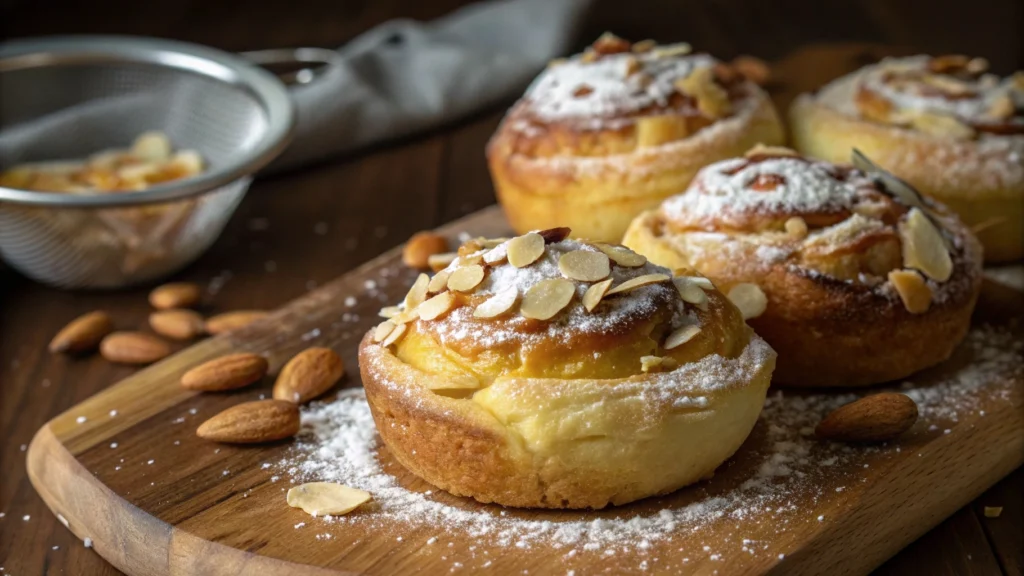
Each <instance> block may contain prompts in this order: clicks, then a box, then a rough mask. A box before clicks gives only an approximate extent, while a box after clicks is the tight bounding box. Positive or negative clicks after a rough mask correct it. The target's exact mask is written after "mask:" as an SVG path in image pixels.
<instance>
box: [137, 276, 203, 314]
mask: <svg viewBox="0 0 1024 576" xmlns="http://www.w3.org/2000/svg"><path fill="white" fill-rule="evenodd" d="M202 296H203V291H202V289H201V288H200V287H199V285H198V284H195V283H192V282H171V283H169V284H164V285H163V286H157V287H156V288H154V289H153V291H152V292H150V293H149V303H150V304H151V305H152V306H153V308H158V309H160V310H166V309H168V308H191V307H193V306H195V305H196V304H199V300H200V299H201V298H202Z"/></svg>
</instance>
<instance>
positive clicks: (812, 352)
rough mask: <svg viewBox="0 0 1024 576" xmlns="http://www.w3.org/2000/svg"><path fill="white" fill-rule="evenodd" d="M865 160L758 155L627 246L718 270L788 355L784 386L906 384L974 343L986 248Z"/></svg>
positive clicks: (660, 213) (760, 328)
mask: <svg viewBox="0 0 1024 576" xmlns="http://www.w3.org/2000/svg"><path fill="white" fill-rule="evenodd" d="M859 164H862V165H864V166H865V168H868V169H869V170H871V172H870V173H869V172H866V171H864V170H859V169H856V168H853V167H850V166H843V165H836V164H831V163H827V162H822V161H818V160H810V159H808V158H805V157H800V156H797V155H796V153H795V152H793V151H791V150H788V149H786V148H774V149H768V148H758V149H755V150H752V151H751V152H750V153H749V154H748V155H747V156H746V157H744V158H735V159H732V160H726V161H724V162H719V163H717V164H712V165H711V166H708V167H707V168H705V169H704V170H702V171H701V172H700V174H698V175H697V178H695V179H694V181H693V184H691V185H690V188H689V189H688V190H687V191H686V192H684V193H683V194H680V195H679V196H675V197H673V198H670V199H668V200H666V201H665V203H664V204H662V205H661V207H660V208H659V209H658V210H655V211H650V212H646V213H644V214H642V215H640V216H639V217H637V219H636V220H635V221H634V222H633V224H632V225H631V226H630V228H629V231H628V232H627V233H626V238H625V243H626V245H628V246H629V247H631V248H632V249H634V250H636V251H637V252H639V253H641V254H644V255H646V256H647V257H648V258H649V259H651V261H653V262H656V263H658V264H661V265H662V266H668V267H670V268H675V267H692V268H693V269H696V270H698V271H699V272H700V273H701V274H704V275H706V276H707V277H708V278H711V280H712V281H714V283H715V286H717V287H718V288H719V290H722V291H723V292H725V293H726V294H728V295H729V297H730V298H732V299H733V301H734V302H736V303H737V305H738V306H739V308H740V309H741V310H743V311H744V313H745V316H747V317H748V318H749V322H750V325H751V326H752V327H753V328H754V330H755V331H756V332H757V333H758V334H760V335H761V336H762V337H764V339H765V340H767V341H768V343H769V344H771V345H772V347H773V348H775V350H777V351H778V353H779V362H778V370H777V371H776V373H775V382H776V383H780V384H785V385H793V386H862V385H868V384H876V383H879V382H885V381H889V380H895V379H898V378H902V377H904V376H907V375H909V374H911V373H913V372H916V371H918V370H921V369H922V368H926V367H928V366H931V365H933V364H936V363H938V362H941V361H943V360H945V359H946V358H948V357H949V355H950V354H951V352H952V351H953V349H954V348H955V347H956V346H957V344H959V343H960V341H961V340H962V339H963V337H964V335H965V334H966V332H967V328H968V325H969V323H970V317H971V312H972V310H973V309H974V303H975V300H976V299H977V296H978V291H979V290H980V287H981V247H980V246H979V244H978V242H977V240H976V239H975V238H974V236H973V235H972V234H971V233H970V231H969V230H967V228H966V227H964V225H963V224H962V223H961V222H960V220H959V219H957V217H956V216H955V215H954V214H953V213H952V212H950V211H949V210H948V209H946V208H945V207H944V206H942V205H941V204H938V203H937V202H934V201H932V200H929V199H926V198H924V197H922V196H919V195H917V194H916V192H915V191H914V190H913V189H911V188H910V187H909V186H907V185H906V184H905V183H902V182H901V181H899V180H897V179H895V178H893V177H892V176H891V175H889V174H887V173H884V172H881V171H880V169H877V167H874V166H873V165H871V164H870V163H869V161H867V160H866V159H863V158H860V159H859Z"/></svg>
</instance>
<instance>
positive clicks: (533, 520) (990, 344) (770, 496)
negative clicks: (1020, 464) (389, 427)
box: [278, 328, 1024, 570]
mask: <svg viewBox="0 0 1024 576" xmlns="http://www.w3.org/2000/svg"><path fill="white" fill-rule="evenodd" d="M1022 348H1024V343H1022V342H1021V341H1020V340H1019V339H1018V338H1017V337H1016V336H1014V335H1013V334H1010V333H1008V332H1004V331H1001V330H997V329H993V328H978V329H975V330H973V331H972V332H971V333H970V335H969V336H968V338H967V340H966V341H965V343H964V344H963V346H962V347H961V349H960V351H959V352H958V357H963V358H967V359H969V361H968V362H966V363H965V364H964V365H963V366H962V367H961V368H959V369H955V370H953V369H952V368H951V369H950V370H951V371H950V372H948V373H947V374H946V375H945V376H944V377H941V378H939V377H935V376H931V377H929V376H921V377H920V378H916V377H915V379H914V380H913V381H911V382H907V383H904V384H903V385H902V386H901V390H900V391H901V392H903V393H905V394H908V395H909V396H910V397H911V398H913V399H914V400H915V401H916V402H917V403H918V405H919V408H920V412H921V419H920V421H919V422H918V424H917V425H916V426H915V428H914V429H913V430H912V432H911V433H910V434H911V436H912V438H911V439H907V440H906V441H901V442H896V443H892V444H888V445H880V446H872V447H864V446H847V445H841V444H830V443H823V442H820V441H818V440H816V439H815V438H814V436H813V428H814V426H815V425H816V424H817V423H818V421H819V420H820V419H821V418H822V417H823V416H824V415H825V414H826V413H827V412H829V411H830V410H832V409H834V408H836V407H838V406H840V405H842V404H845V403H847V402H850V401H851V400H853V399H855V398H856V396H855V395H853V394H839V395H830V394H810V395H789V394H784V393H782V392H778V393H776V394H775V395H773V396H771V397H769V399H768V401H767V402H766V404H765V409H764V411H763V412H762V414H761V417H760V422H759V424H758V427H757V428H756V429H755V432H754V434H753V435H752V437H751V439H750V440H748V442H747V444H746V445H745V446H744V448H742V449H741V450H740V453H739V454H737V456H736V457H734V459H733V460H732V461H731V462H730V463H728V464H726V465H725V466H724V467H723V469H722V470H721V471H720V474H719V476H717V477H716V478H715V479H714V480H712V481H711V482H709V483H704V484H700V485H697V486H694V487H692V488H688V489H684V490H682V491H680V492H678V493H677V494H675V495H672V496H669V497H664V498H655V499H648V500H645V501H642V502H640V503H638V504H636V505H632V506H627V507H620V508H612V509H609V510H604V511H600V512H590V513H586V512H584V513H580V512H571V513H536V512H521V511H516V510H512V509H507V510H503V509H500V508H498V507H494V506H481V505H478V504H475V503H472V502H470V501H468V500H458V499H452V498H451V497H449V496H447V495H443V494H434V493H433V492H432V491H424V492H420V491H415V490H410V489H407V488H405V487H403V485H402V483H401V482H400V481H399V480H398V479H397V478H396V477H394V476H392V475H390V474H388V473H387V472H386V471H385V468H384V467H383V466H382V465H381V462H380V461H379V460H378V455H377V450H378V447H379V439H378V437H377V434H376V431H375V428H374V423H373V420H372V418H371V416H370V411H369V408H368V407H367V405H366V402H365V398H364V396H363V393H362V391H361V390H346V391H344V392H343V393H341V394H340V395H339V397H338V398H337V399H336V400H334V401H332V402H325V403H318V404H314V405H311V406H310V407H308V408H306V409H305V410H304V412H303V417H302V418H303V433H302V437H301V441H300V442H299V444H298V445H297V446H296V447H295V448H294V449H293V451H292V452H291V453H290V454H289V456H288V457H287V458H286V459H284V460H282V461H281V462H279V463H278V466H279V467H280V468H282V469H284V470H286V471H287V474H288V475H289V476H290V477H291V480H292V482H293V483H298V482H305V481H332V482H340V483H343V484H345V485H348V486H351V487H354V488H360V489H363V490H367V491H369V492H371V493H372V494H373V497H374V500H375V502H376V506H375V507H374V508H373V509H371V510H369V511H367V512H365V513H360V514H356V515H352V516H347V517H342V518H319V519H311V520H309V521H308V522H309V523H310V524H313V525H315V529H316V532H317V539H321V537H323V539H327V540H329V539H330V538H331V536H329V535H330V534H334V535H337V534H340V533H341V532H343V531H344V530H346V529H347V528H346V527H347V526H349V525H355V524H365V525H367V526H370V527H372V528H373V529H374V530H375V533H379V534H381V537H384V536H385V535H389V537H390V538H392V539H393V540H395V541H396V543H395V546H404V545H408V546H412V547H414V548H416V549H419V548H421V547H423V546H425V545H438V546H442V545H443V543H444V542H448V541H450V540H452V539H457V540H459V541H460V542H462V541H463V540H466V539H468V540H469V542H470V545H471V547H470V550H473V549H474V547H475V546H478V545H479V546H499V547H515V548H520V549H530V548H533V547H550V548H553V549H557V550H560V551H562V552H564V554H563V558H564V562H565V563H566V569H571V568H572V565H573V561H574V560H575V559H579V558H582V557H585V556H587V555H591V556H594V557H606V556H613V555H619V556H623V555H629V557H630V558H633V557H635V558H636V562H637V564H636V565H637V567H638V569H644V568H648V567H651V568H653V567H658V568H659V569H663V570H672V569H673V568H675V569H678V568H679V566H678V565H670V564H666V562H675V563H677V564H686V563H689V562H696V561H699V560H711V561H716V560H724V559H728V558H729V557H733V556H735V555H740V554H743V555H768V556H769V557H770V558H777V557H778V558H781V557H782V556H784V555H785V554H786V552H787V549H786V548H785V547H784V546H785V544H784V542H786V541H787V539H786V538H785V537H782V535H784V534H785V533H786V532H787V531H788V530H789V529H790V527H791V526H797V525H800V524H803V523H806V522H816V521H821V520H822V519H823V518H821V517H820V512H819V511H818V510H817V509H816V508H813V507H811V508H808V507H806V506H801V505H798V504H797V502H807V501H808V498H807V496H805V495H807V494H810V495H811V501H813V502H815V503H817V502H819V501H820V502H827V501H830V500H833V499H835V498H843V497H845V496H846V494H844V493H847V494H848V493H850V492H854V491H856V490H859V489H860V488H859V487H860V486H861V485H862V483H863V482H864V481H866V480H867V476H866V474H867V471H866V470H865V469H866V468H868V466H869V465H868V464H867V463H866V462H867V461H869V460H870V461H871V462H872V466H885V465H886V464H887V462H889V461H890V460H895V459H898V458H901V457H909V455H908V454H902V455H901V452H905V451H901V445H902V446H908V445H915V446H920V445H921V442H922V440H924V439H926V438H928V437H934V436H937V435H942V434H943V433H970V428H973V427H974V425H975V424H974V423H972V424H970V425H967V426H963V427H964V429H963V430H960V429H959V427H960V426H962V422H964V421H967V420H970V421H973V422H977V419H978V418H983V417H984V414H985V412H984V408H985V407H986V406H998V405H1006V404H1007V403H1010V402H1014V401H1019V399H1016V398H1015V396H1014V395H1015V394H1019V393H1020V391H1019V390H1018V389H1016V388H1015V386H1017V385H1016V384H1015V382H1014V379H1019V378H1020V377H1021V375H1022V374H1021V372H1022V368H1021V366H1022V360H1024V355H1022ZM953 363H955V361H951V364H953ZM917 457H927V455H926V454H925V453H924V449H923V448H922V451H921V452H920V453H918V454H917ZM862 462H863V464H862ZM851 497H853V496H852V495H851ZM448 502H452V503H448ZM716 525H721V526H735V529H730V531H729V534H730V536H729V537H728V538H726V539H722V538H720V537H719V538H716V539H713V540H708V541H706V542H705V541H703V540H702V539H701V537H700V536H699V534H700V531H701V530H702V529H710V527H712V526H716ZM751 526H759V527H760V528H759V530H760V534H762V535H763V533H764V527H765V526H768V527H770V528H769V530H770V533H771V534H773V535H776V536H779V537H780V538H779V539H778V541H776V540H773V539H771V538H768V539H765V538H763V537H762V538H760V539H756V538H757V537H756V535H752V534H747V533H744V530H746V529H749V527H751ZM745 527H746V528H745ZM410 529H417V530H420V531H426V532H427V533H430V534H433V536H429V537H427V538H426V539H425V540H424V541H412V540H403V538H402V536H401V534H403V532H404V531H408V530H410ZM376 531H379V532H376ZM421 533H422V532H421ZM709 533H712V532H711V531H710V530H709ZM713 533H715V534H721V533H722V532H721V531H715V532H713ZM325 535H327V536H325ZM695 535H696V536H695ZM396 536H397V538H396ZM674 538H686V540H687V542H688V543H690V547H687V548H679V546H677V545H674V544H673V542H674V540H673V539H674ZM695 538H696V539H697V541H699V542H700V544H699V545H698V546H693V545H692V542H694V541H695V540H694V539H695ZM438 539H443V540H442V541H440V542H439V540H438ZM324 545H330V543H328V542H325V543H324ZM669 552H671V553H672V554H671V556H672V558H673V559H671V560H670V559H669V558H668V556H669ZM456 560H458V562H456ZM451 561H452V562H453V569H454V568H457V567H462V566H464V567H466V568H485V567H488V566H490V560H487V559H486V558H484V557H477V556H475V555H474V556H473V557H472V558H466V557H459V558H457V559H456V558H454V557H452V558H451ZM456 563H457V564H458V565H459V566H455V564H456Z"/></svg>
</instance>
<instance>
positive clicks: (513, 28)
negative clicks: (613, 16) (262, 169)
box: [268, 0, 590, 171]
mask: <svg viewBox="0 0 1024 576" xmlns="http://www.w3.org/2000/svg"><path fill="white" fill-rule="evenodd" d="M589 4H590V0H497V1H492V2H486V3H481V4H475V5H471V6H467V7H465V8H462V9H460V10H458V11H456V12H454V13H452V14H450V15H448V16H445V17H444V18H441V19H439V20H435V21H433V22H428V23H420V22H414V21H410V20H394V21H390V22H386V23H384V24H382V25H380V26H378V27H376V28H374V29H372V30H370V31H368V32H366V33H364V34H362V35H361V36H359V37H357V38H356V39H354V40H352V41H351V42H350V43H348V44H347V45H345V46H344V47H342V48H341V49H339V50H338V56H339V57H338V59H337V62H336V63H334V64H332V65H331V66H330V68H329V69H328V70H326V71H325V72H324V73H323V74H322V75H321V76H319V77H317V78H315V79H313V81H312V82H310V83H308V84H305V85H297V86H295V87H294V88H293V89H292V94H293V96H294V98H295V102H296V107H297V109H298V125H297V128H296V132H295V138H294V140H293V142H292V144H291V145H290V146H289V148H288V149H287V150H286V151H285V153H284V154H283V155H282V156H281V157H280V158H278V159H277V160H276V161H275V162H274V163H273V164H271V166H270V167H269V169H268V171H277V170H282V169H287V168H294V167H296V166H299V165H301V164H305V163H308V162H313V161H316V160H320V159H323V158H327V157H330V156H332V155H337V154H341V153H345V152H352V151H354V150H357V149H359V148H361V147H365V146H368V145H371V144H374V143H378V142H382V141H386V140H390V139H393V138H397V137H401V136H407V135H410V134H413V133H416V132H419V131H422V130H425V129H429V128H432V127H436V126H439V125H442V124H444V123H447V122H451V121H453V120H456V119H458V118H461V117H464V116H466V115H468V114H471V113H472V112H475V111H478V110H481V109H483V108H485V107H487V106H489V105H493V104H495V103H497V102H500V101H502V100H505V99H509V98H512V97H514V96H515V95H517V94H518V93H519V92H520V91H522V89H523V88H524V87H525V86H526V85H527V84H528V83H529V81H530V80H531V79H532V78H533V77H534V76H535V75H536V74H537V73H538V72H539V71H540V70H541V69H542V68H543V66H544V65H545V64H546V63H547V62H548V61H549V60H550V59H551V58H553V57H555V56H560V55H563V54H564V53H565V52H566V51H567V50H569V49H570V48H571V47H572V42H573V41H574V39H575V38H574V36H575V32H576V31H577V25H578V24H579V23H580V21H581V20H582V17H583V16H584V13H585V12H586V9H587V7H588V5H589Z"/></svg>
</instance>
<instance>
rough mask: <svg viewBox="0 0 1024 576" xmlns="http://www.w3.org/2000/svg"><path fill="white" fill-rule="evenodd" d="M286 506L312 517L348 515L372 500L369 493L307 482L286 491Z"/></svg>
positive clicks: (328, 483) (345, 487)
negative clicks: (299, 509) (300, 510)
mask: <svg viewBox="0 0 1024 576" xmlns="http://www.w3.org/2000/svg"><path fill="white" fill-rule="evenodd" d="M286 499H287V501H288V505H289V506H291V507H292V508H301V509H302V511H303V512H305V513H306V514H312V515H313V516H327V515H331V516H341V515H343V514H348V513H349V512H351V511H353V510H355V509H356V508H358V507H359V506H361V505H363V504H364V503H366V502H369V501H370V500H371V499H372V496H371V495H370V493H369V492H365V491H363V490H357V489H355V488H349V487H348V486H343V485H341V484H336V483H334V482H307V483H306V484H300V485H298V486H294V487H292V488H290V489H289V490H288V496H287V498H286Z"/></svg>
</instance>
